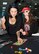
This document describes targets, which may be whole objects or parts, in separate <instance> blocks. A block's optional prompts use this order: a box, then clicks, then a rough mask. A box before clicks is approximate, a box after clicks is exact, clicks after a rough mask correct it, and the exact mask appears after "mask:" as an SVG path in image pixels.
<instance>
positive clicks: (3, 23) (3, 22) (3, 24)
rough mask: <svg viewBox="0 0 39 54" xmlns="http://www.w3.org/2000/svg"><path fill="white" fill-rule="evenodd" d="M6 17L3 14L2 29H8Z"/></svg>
mask: <svg viewBox="0 0 39 54" xmlns="http://www.w3.org/2000/svg"><path fill="white" fill-rule="evenodd" d="M5 21H6V20H5V17H4V16H3V18H2V19H1V22H2V29H4V30H5V29H6V26H5Z"/></svg>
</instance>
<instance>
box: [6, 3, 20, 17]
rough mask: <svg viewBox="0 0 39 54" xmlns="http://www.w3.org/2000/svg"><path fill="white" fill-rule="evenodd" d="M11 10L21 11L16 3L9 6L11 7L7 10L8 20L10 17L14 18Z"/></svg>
mask: <svg viewBox="0 0 39 54" xmlns="http://www.w3.org/2000/svg"><path fill="white" fill-rule="evenodd" d="M11 8H16V9H17V11H19V10H18V6H17V5H16V4H15V3H11V4H9V5H8V8H7V10H6V13H7V15H6V16H8V18H9V17H11V18H12V16H11V14H10V9H11Z"/></svg>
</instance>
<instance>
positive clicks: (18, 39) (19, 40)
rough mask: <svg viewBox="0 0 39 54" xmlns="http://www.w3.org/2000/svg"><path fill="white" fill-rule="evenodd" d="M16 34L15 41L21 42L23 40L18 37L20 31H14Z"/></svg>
mask: <svg viewBox="0 0 39 54" xmlns="http://www.w3.org/2000/svg"><path fill="white" fill-rule="evenodd" d="M16 35H17V41H18V42H19V43H22V42H23V39H21V38H20V31H17V32H16Z"/></svg>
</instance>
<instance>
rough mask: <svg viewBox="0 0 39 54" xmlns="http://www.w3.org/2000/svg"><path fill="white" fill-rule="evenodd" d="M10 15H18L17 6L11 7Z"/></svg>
mask: <svg viewBox="0 0 39 54" xmlns="http://www.w3.org/2000/svg"><path fill="white" fill-rule="evenodd" d="M10 15H11V16H12V17H15V16H16V15H17V9H16V8H11V9H10Z"/></svg>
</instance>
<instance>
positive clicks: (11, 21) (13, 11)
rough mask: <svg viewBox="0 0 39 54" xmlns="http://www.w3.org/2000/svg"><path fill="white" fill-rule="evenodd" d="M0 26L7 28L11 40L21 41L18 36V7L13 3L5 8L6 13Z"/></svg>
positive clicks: (19, 23) (19, 25)
mask: <svg viewBox="0 0 39 54" xmlns="http://www.w3.org/2000/svg"><path fill="white" fill-rule="evenodd" d="M2 28H3V29H4V30H5V29H6V30H7V33H8V35H9V37H10V39H11V38H12V39H11V40H13V42H16V41H17V40H18V42H19V40H20V41H22V39H21V38H20V37H19V36H20V34H19V30H20V28H21V18H20V16H19V14H18V8H17V6H16V5H15V4H13V3H12V4H10V5H9V7H8V10H7V15H6V16H3V18H2Z"/></svg>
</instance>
